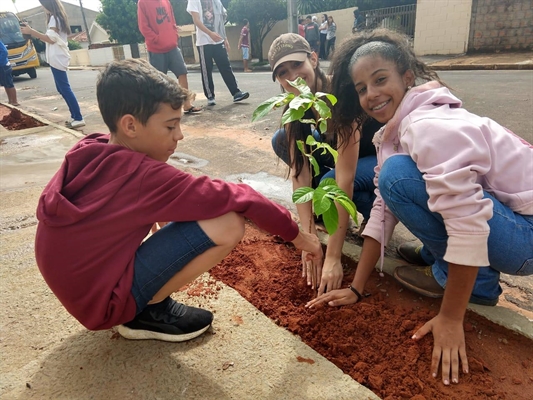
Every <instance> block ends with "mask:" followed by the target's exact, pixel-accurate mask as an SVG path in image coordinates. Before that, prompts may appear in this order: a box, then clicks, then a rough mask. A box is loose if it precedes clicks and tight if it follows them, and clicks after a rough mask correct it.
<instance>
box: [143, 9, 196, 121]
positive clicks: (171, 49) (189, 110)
mask: <svg viewBox="0 0 533 400" xmlns="http://www.w3.org/2000/svg"><path fill="white" fill-rule="evenodd" d="M137 22H138V24H139V30H140V31H141V33H142V35H143V36H144V40H145V43H146V49H147V50H148V57H149V60H150V64H152V66H154V67H155V68H157V69H158V70H159V71H161V72H162V73H164V74H166V73H167V72H168V70H170V71H172V73H173V74H174V75H176V77H177V78H178V82H179V84H180V86H181V87H183V88H185V89H188V88H189V81H188V80H187V73H188V71H187V66H186V65H185V60H184V59H183V55H182V54H181V50H180V48H179V47H178V39H179V34H178V26H177V25H176V20H175V18H174V11H173V9H172V5H171V4H170V2H169V0H139V2H138V3H137ZM202 111H203V108H201V107H196V106H194V105H193V104H192V103H191V101H190V100H187V101H186V103H185V105H184V112H185V114H198V113H200V112H202Z"/></svg>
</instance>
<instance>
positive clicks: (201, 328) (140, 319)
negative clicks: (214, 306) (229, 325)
mask: <svg viewBox="0 0 533 400" xmlns="http://www.w3.org/2000/svg"><path fill="white" fill-rule="evenodd" d="M212 322H213V314H212V313H211V312H210V311H207V310H202V309H201V308H196V307H189V306H186V305H185V304H181V303H178V302H177V301H175V300H174V299H172V298H171V297H170V296H169V297H167V298H166V299H165V300H163V301H162V302H161V303H157V304H151V305H148V306H147V307H146V308H145V309H144V310H143V311H141V312H140V313H139V314H138V315H137V316H136V317H135V318H134V319H133V320H131V321H130V322H127V323H125V324H122V325H119V326H118V327H117V330H118V333H119V334H120V335H121V336H123V337H125V338H126V339H134V340H140V339H155V340H162V341H165V342H184V341H186V340H191V339H194V338H195V337H197V336H200V335H201V334H202V333H204V332H205V331H206V330H207V329H208V328H209V327H210V326H211V323H212Z"/></svg>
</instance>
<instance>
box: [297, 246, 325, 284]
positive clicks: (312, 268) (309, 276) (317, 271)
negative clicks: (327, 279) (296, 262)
mask: <svg viewBox="0 0 533 400" xmlns="http://www.w3.org/2000/svg"><path fill="white" fill-rule="evenodd" d="M308 254H309V253H308V252H307V251H302V278H304V279H306V280H307V285H308V286H311V287H312V288H313V289H316V288H317V287H318V282H320V276H321V275H322V258H321V259H320V260H311V261H308V257H309V256H308Z"/></svg>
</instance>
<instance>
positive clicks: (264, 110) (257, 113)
mask: <svg viewBox="0 0 533 400" xmlns="http://www.w3.org/2000/svg"><path fill="white" fill-rule="evenodd" d="M289 94H292V96H293V97H294V94H293V93H282V94H278V95H277V96H274V97H271V98H270V99H268V100H265V101H264V102H262V103H261V104H259V105H258V106H257V108H256V109H255V110H254V113H253V114H252V122H255V121H257V120H258V119H259V118H263V117H264V116H265V115H267V114H268V113H269V112H270V110H272V109H273V108H277V107H280V106H281V105H283V103H285V100H287V103H288V102H289V101H290V100H288V98H289V96H288V95H289ZM285 104H286V103H285Z"/></svg>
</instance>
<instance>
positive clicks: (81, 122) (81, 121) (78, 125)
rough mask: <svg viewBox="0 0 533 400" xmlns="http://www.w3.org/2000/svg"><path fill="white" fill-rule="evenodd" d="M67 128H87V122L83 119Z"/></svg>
mask: <svg viewBox="0 0 533 400" xmlns="http://www.w3.org/2000/svg"><path fill="white" fill-rule="evenodd" d="M67 126H68V127H69V128H72V129H76V128H81V127H82V126H85V121H84V120H83V119H82V120H80V121H76V120H73V121H72V122H70V124H68V125H67Z"/></svg>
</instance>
